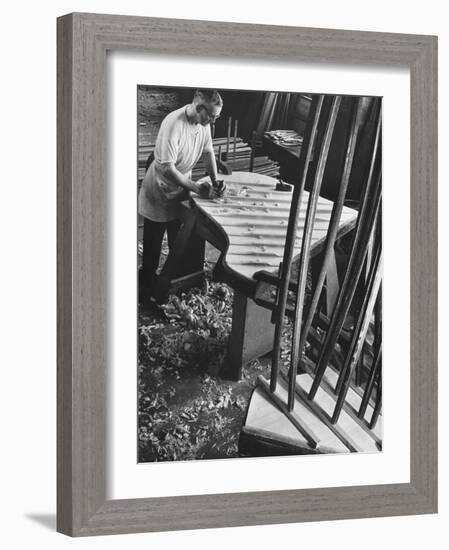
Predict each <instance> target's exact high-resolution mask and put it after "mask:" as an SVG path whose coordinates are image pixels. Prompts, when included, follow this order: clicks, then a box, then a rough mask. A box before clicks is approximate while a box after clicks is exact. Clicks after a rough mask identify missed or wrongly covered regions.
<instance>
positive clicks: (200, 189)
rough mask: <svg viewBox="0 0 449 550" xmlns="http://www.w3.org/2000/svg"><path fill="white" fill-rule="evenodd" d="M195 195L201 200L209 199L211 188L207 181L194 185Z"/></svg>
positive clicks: (211, 192)
mask: <svg viewBox="0 0 449 550" xmlns="http://www.w3.org/2000/svg"><path fill="white" fill-rule="evenodd" d="M196 186H197V191H196V192H197V193H198V195H199V196H200V197H201V198H203V199H210V198H212V195H213V187H212V184H211V183H210V182H209V181H202V182H200V183H197V184H196Z"/></svg>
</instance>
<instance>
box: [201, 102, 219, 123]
mask: <svg viewBox="0 0 449 550" xmlns="http://www.w3.org/2000/svg"><path fill="white" fill-rule="evenodd" d="M196 110H197V112H198V115H199V121H198V122H199V123H200V124H201V125H202V126H207V125H208V124H210V123H214V122H215V121H216V120H217V118H219V116H220V113H221V107H220V106H219V105H210V104H209V103H200V104H199V105H197V106H196Z"/></svg>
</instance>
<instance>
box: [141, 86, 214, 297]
mask: <svg viewBox="0 0 449 550" xmlns="http://www.w3.org/2000/svg"><path fill="white" fill-rule="evenodd" d="M222 107H223V100H222V98H221V96H220V94H219V93H218V92H217V91H216V90H205V89H203V90H197V91H196V92H195V95H194V97H193V101H192V103H191V104H189V105H184V106H183V107H181V108H180V109H177V110H176V111H173V112H172V113H170V114H169V115H167V116H166V117H165V119H164V120H163V121H162V124H161V127H160V130H159V133H158V136H157V139H156V146H155V149H154V161H153V162H152V163H151V165H150V167H149V168H148V170H147V173H146V175H145V178H144V180H143V182H142V187H141V189H140V193H139V199H138V211H139V214H141V215H142V216H143V217H144V230H143V259H142V270H141V274H140V280H139V298H140V300H141V303H142V302H143V301H148V300H151V299H153V300H154V299H156V301H157V300H158V299H159V300H160V299H161V298H163V297H162V296H156V283H157V275H156V270H157V267H158V264H159V258H160V254H161V248H162V240H163V237H164V234H165V231H167V238H168V245H169V248H170V247H171V246H172V245H173V243H174V241H175V238H176V235H177V233H178V230H179V227H180V225H181V223H180V221H179V216H180V204H179V203H180V201H181V200H185V199H186V198H187V197H188V196H189V193H190V192H191V191H193V192H194V193H197V194H198V195H200V196H201V197H205V198H208V197H213V196H215V195H217V194H218V191H216V190H215V186H216V180H217V165H216V161H215V155H214V149H213V144H212V136H211V130H210V123H211V122H212V123H213V122H215V120H217V118H218V117H219V116H220V113H221V109H222ZM202 155H204V161H205V164H206V169H207V172H208V174H209V177H210V180H211V182H203V183H201V184H198V183H195V182H194V181H192V179H191V177H192V168H193V167H194V166H195V164H196V163H197V162H198V160H199V159H200V157H201V156H202Z"/></svg>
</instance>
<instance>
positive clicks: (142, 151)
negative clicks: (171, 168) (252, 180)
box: [138, 136, 279, 182]
mask: <svg viewBox="0 0 449 550" xmlns="http://www.w3.org/2000/svg"><path fill="white" fill-rule="evenodd" d="M212 141H213V145H214V151H215V157H216V158H220V157H221V160H222V161H223V162H225V163H226V164H227V165H228V166H229V168H231V170H232V171H233V172H249V171H250V170H251V155H252V150H253V149H252V147H251V146H250V145H249V144H248V143H245V142H244V141H243V140H242V138H240V137H236V136H234V138H232V140H231V141H230V142H228V140H227V138H226V137H223V138H214V139H213V140H212ZM154 147H155V146H154V144H150V145H140V146H139V150H138V180H139V182H140V181H142V179H143V178H144V176H145V166H146V162H147V159H148V156H149V155H150V153H152V152H153V151H154ZM252 165H253V166H252V171H253V172H256V173H257V174H264V175H266V176H270V177H272V178H277V177H279V164H278V163H277V162H274V161H272V160H271V159H269V158H268V157H267V156H257V157H254V158H253V162H252ZM205 174H206V166H205V164H204V161H203V159H200V160H199V162H198V163H197V165H196V166H195V167H194V169H193V171H192V178H193V179H194V180H195V181H196V180H198V179H200V178H202V177H203V176H204V175H205Z"/></svg>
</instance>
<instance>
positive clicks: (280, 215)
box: [192, 172, 357, 279]
mask: <svg viewBox="0 0 449 550" xmlns="http://www.w3.org/2000/svg"><path fill="white" fill-rule="evenodd" d="M224 180H225V183H226V188H227V192H226V195H225V196H224V197H223V198H221V199H214V200H210V199H201V198H200V197H198V196H197V195H195V196H194V197H193V199H192V200H193V202H194V204H195V206H196V207H197V208H199V209H201V210H202V211H203V212H204V214H205V215H206V216H207V217H209V218H210V219H211V220H212V221H213V222H215V223H216V224H218V225H219V226H221V228H222V229H223V231H224V232H225V233H226V235H227V239H228V243H226V244H227V249H226V250H223V252H224V253H225V258H224V259H223V261H224V262H225V263H226V265H227V267H228V268H229V269H230V270H231V271H233V272H235V273H236V274H237V275H238V276H243V277H246V278H248V279H251V278H252V277H253V275H254V274H255V273H256V272H257V271H260V270H267V271H274V270H275V269H277V268H278V267H279V263H280V262H281V261H282V257H283V253H284V244H285V236H286V232H287V222H288V216H289V211H290V203H291V196H292V194H291V193H290V192H285V191H277V190H276V180H274V179H273V178H270V177H268V176H264V175H262V174H256V173H253V172H234V173H233V174H232V175H227V176H225V177H224ZM308 197H309V194H308V192H307V191H304V196H303V200H302V205H301V212H300V216H299V221H298V231H297V238H296V242H295V252H296V253H297V254H298V255H299V253H300V251H301V242H302V233H303V229H304V223H305V214H306V209H307V201H308ZM332 207H333V202H331V201H329V200H327V199H324V198H320V199H319V202H318V208H317V212H316V218H315V224H314V230H313V235H312V250H313V249H317V247H318V246H319V245H320V244H321V243H323V241H324V239H325V237H326V233H327V228H328V225H329V220H330V216H331V212H332ZM356 216H357V212H356V211H355V210H353V209H351V208H347V207H345V208H343V212H342V215H341V221H340V228H341V229H343V230H344V229H345V228H347V229H348V230H349V228H350V227H351V226H352V225H353V223H354V222H355V219H356Z"/></svg>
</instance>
